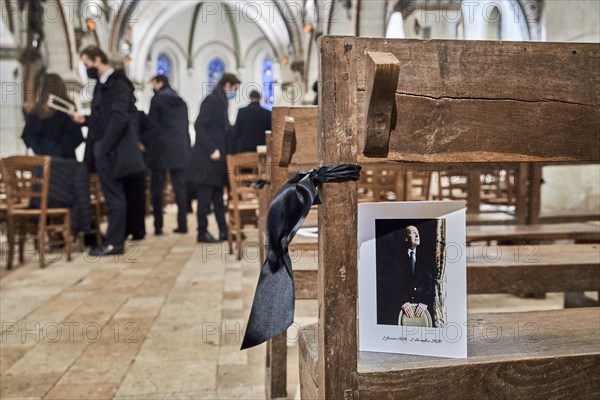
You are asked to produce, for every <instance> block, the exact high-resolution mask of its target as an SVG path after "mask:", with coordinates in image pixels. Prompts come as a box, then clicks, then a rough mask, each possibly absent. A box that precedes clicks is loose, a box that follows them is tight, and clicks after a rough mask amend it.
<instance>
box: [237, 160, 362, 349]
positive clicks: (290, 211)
mask: <svg viewBox="0 0 600 400" xmlns="http://www.w3.org/2000/svg"><path fill="white" fill-rule="evenodd" d="M360 169H361V167H360V166H359V165H350V164H342V165H337V166H334V167H321V168H319V169H318V170H316V171H315V170H311V171H310V172H299V173H297V174H295V175H294V176H292V177H291V178H290V179H289V180H288V181H287V182H286V183H285V184H284V185H283V186H282V187H281V189H280V190H279V191H278V192H277V194H276V195H275V197H274V198H273V201H272V202H271V206H270V207H269V214H268V216H267V232H266V233H267V235H266V236H267V238H266V242H267V250H266V260H265V263H264V264H263V266H262V269H261V272H260V277H259V278H258V285H257V286H256V292H255V294H254V302H253V303H252V310H251V311H250V318H249V319H248V325H247V326H246V333H245V335H244V341H243V343H242V350H243V349H247V348H249V347H252V346H256V345H258V344H261V343H263V342H266V341H267V340H269V339H271V338H273V337H275V336H277V335H279V334H280V333H281V332H283V331H285V330H286V329H287V328H289V327H290V325H292V323H293V322H294V301H295V296H294V278H293V274H292V262H291V260H290V256H289V253H288V246H289V244H290V243H291V242H292V239H294V236H296V232H298V229H300V227H301V226H302V224H303V222H304V219H305V218H306V216H307V215H308V212H309V211H310V208H311V206H312V205H313V204H319V199H318V197H317V186H319V185H321V184H322V183H325V182H345V181H357V180H358V179H359V177H360Z"/></svg>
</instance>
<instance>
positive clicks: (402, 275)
mask: <svg viewBox="0 0 600 400" xmlns="http://www.w3.org/2000/svg"><path fill="white" fill-rule="evenodd" d="M465 243H466V219H465V204H464V202H440V201H437V202H433V201H431V202H426V201H418V202H386V203H363V204H359V205H358V253H359V254H358V303H359V340H360V350H361V351H377V352H387V353H402V354H414V355H424V356H438V357H452V358H464V357H466V356H467V279H466V278H467V265H466V247H465Z"/></svg>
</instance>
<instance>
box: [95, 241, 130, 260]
mask: <svg viewBox="0 0 600 400" xmlns="http://www.w3.org/2000/svg"><path fill="white" fill-rule="evenodd" d="M123 253H125V251H124V249H123V246H113V245H112V244H109V245H103V246H99V247H94V248H93V249H92V250H90V256H93V257H103V256H112V255H113V254H115V255H116V254H123Z"/></svg>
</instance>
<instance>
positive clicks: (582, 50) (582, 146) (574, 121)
mask: <svg viewBox="0 0 600 400" xmlns="http://www.w3.org/2000/svg"><path fill="white" fill-rule="evenodd" d="M319 44H320V49H319V53H320V55H321V58H320V75H319V82H321V83H322V84H321V87H320V88H319V118H320V121H319V146H318V147H319V163H320V164H321V165H337V164H342V163H348V164H355V163H358V164H361V165H364V164H369V163H377V162H384V161H395V162H401V163H480V164H481V169H482V170H483V169H485V167H486V165H487V164H489V163H519V168H520V169H521V167H522V166H526V165H529V163H545V162H569V163H571V162H591V163H598V162H599V161H600V159H599V157H598V152H597V148H598V146H599V145H600V140H599V138H598V136H597V135H596V132H597V131H598V129H600V118H598V116H600V106H599V105H600V71H599V70H598V69H597V68H593V67H592V65H597V63H598V62H600V51H599V50H600V46H599V45H597V44H579V43H577V44H576V43H533V42H527V43H520V42H477V41H440V40H426V41H420V40H394V39H368V38H353V37H328V36H324V37H321V38H320V43H319ZM492 55H493V57H492ZM481 71H485V73H480V72H481ZM499 77H502V79H499ZM506 82H515V85H517V86H518V89H519V90H518V91H516V90H514V91H513V90H510V88H507V85H506ZM565 88H568V90H567V89H565ZM507 89H508V90H509V91H510V94H508V92H507ZM473 93H475V95H474V94H473ZM507 96H508V98H509V99H511V100H510V101H508V100H507ZM533 116H535V118H534V117H533ZM567 120H568V122H567ZM499 127H500V128H499ZM557 143H560V145H557ZM521 176H522V177H523V178H524V177H525V176H526V174H524V173H522V174H521ZM356 187H357V184H356V183H355V182H346V183H336V184H325V185H323V187H322V188H321V190H320V193H319V194H320V198H321V201H322V204H321V205H320V206H319V255H318V256H319V265H318V271H317V276H318V284H317V288H318V302H319V323H318V324H317V325H316V326H312V327H310V328H308V330H303V331H302V332H301V338H300V369H301V376H300V379H301V390H302V393H301V394H302V397H303V398H319V399H344V398H345V399H350V398H353V399H357V398H360V399H386V398H387V399H392V398H394V399H395V398H400V397H402V398H404V397H406V398H412V397H427V398H429V397H431V398H433V397H440V396H443V397H444V398H486V397H492V396H493V397H501V398H525V397H533V398H559V397H566V396H574V397H585V398H594V397H598V396H600V378H599V377H598V373H597V366H596V365H597V364H598V362H599V361H600V345H598V343H599V340H598V339H599V338H600V324H599V322H600V317H599V314H598V309H583V310H553V311H543V312H537V313H509V314H501V315H497V314H492V315H489V316H488V315H477V314H475V315H471V316H470V318H469V320H470V321H471V322H478V323H480V324H481V325H482V326H483V328H482V330H481V331H479V332H485V333H486V334H487V333H488V332H489V329H487V328H486V327H488V326H489V324H495V325H494V326H495V327H496V328H498V329H497V331H498V332H499V334H500V336H499V337H494V338H493V340H489V337H488V338H486V339H487V340H483V339H481V338H480V337H481V335H478V334H477V332H478V331H477V328H475V335H474V336H473V337H472V338H471V337H470V336H469V338H470V339H471V340H470V346H469V358H467V359H460V360H449V359H441V358H424V357H416V356H405V355H398V354H382V353H363V352H360V351H359V350H358V329H357V328H358V326H357V301H358V299H357V284H358V273H357V257H358V251H357V250H358V248H357V246H358V244H357V223H356V221H357V208H358V207H357V195H356ZM523 198H524V197H523V196H518V197H517V202H518V201H523ZM519 218H522V216H520V217H519ZM569 247H570V250H569V252H568V253H566V254H564V255H563V256H564V257H566V258H569V259H571V260H572V259H573V257H572V255H573V254H574V252H573V251H574V250H576V251H578V252H579V251H580V249H582V248H580V247H575V246H574V245H571V246H569ZM545 251H546V250H543V249H542V248H541V246H540V249H539V251H538V254H537V255H536V257H537V258H538V259H540V260H542V254H543V253H544V252H545ZM553 251H554V250H553ZM592 251H596V254H595V259H594V260H592V263H593V264H594V266H592V267H590V268H592V269H594V268H595V271H596V272H595V274H594V272H593V271H592V274H593V277H592V278H586V281H587V280H589V279H592V284H596V282H597V279H598V278H597V270H598V258H597V257H598V255H597V253H598V251H597V249H592ZM567 254H571V257H569V256H568V255H567ZM549 257H550V256H549ZM558 257H559V256H558V255H557V254H553V255H552V258H558ZM566 258H565V260H564V262H571V261H569V260H567V259H566ZM558 261H560V260H558ZM574 264H575V263H574ZM473 265H474V264H473ZM498 265H500V266H499V267H493V266H491V267H490V266H488V265H486V266H485V267H481V268H472V267H470V266H469V267H468V269H469V270H473V271H476V272H475V273H489V272H488V271H492V270H494V269H499V268H503V269H504V271H505V272H504V273H506V272H507V271H508V272H510V273H512V272H513V271H512V270H513V267H512V266H503V265H502V264H501V263H498ZM536 266H537V267H539V268H537V270H532V271H533V272H529V273H528V274H525V275H522V276H531V275H533V276H534V277H536V278H538V279H539V278H540V277H541V276H542V275H544V274H545V273H546V270H556V271H558V272H559V273H562V272H561V270H560V267H557V266H556V265H553V264H552V260H550V261H548V263H547V265H542V263H541V262H540V263H539V264H538V265H536ZM519 268H520V266H519ZM531 268H533V266H531V267H529V266H527V267H526V269H531ZM571 279H572V277H569V278H568V279H566V278H565V279H563V281H571ZM593 280H596V282H594V281H593ZM469 282H477V280H475V279H472V278H471V279H469ZM480 282H485V280H480ZM553 284H555V285H557V286H561V285H570V284H571V283H570V282H556V281H554V283H553ZM471 285H474V283H469V286H471ZM508 289H512V288H510V287H509V288H507V290H508ZM528 323H529V324H528ZM532 324H533V325H532ZM532 326H533V327H535V328H534V329H537V331H535V333H536V336H535V338H536V339H537V341H535V342H532V343H529V342H525V340H521V338H522V337H523V336H520V335H517V338H518V339H517V340H515V336H514V335H513V334H511V331H510V328H511V327H513V328H515V327H523V328H524V329H525V328H530V327H532ZM506 334H508V335H506ZM311 335H312V336H311ZM524 336H525V334H524ZM527 337H529V336H527Z"/></svg>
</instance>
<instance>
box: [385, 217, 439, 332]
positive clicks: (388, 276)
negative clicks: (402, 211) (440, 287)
mask: <svg viewBox="0 0 600 400" xmlns="http://www.w3.org/2000/svg"><path fill="white" fill-rule="evenodd" d="M375 226H376V228H375V229H376V269H377V323H378V324H379V325H399V324H400V323H401V315H402V314H404V316H406V317H408V318H409V319H412V318H421V317H423V318H424V319H428V320H430V321H431V325H429V326H433V327H435V326H436V323H435V322H436V319H435V318H434V312H435V306H436V293H437V292H436V278H437V276H438V264H439V262H438V260H439V258H438V257H436V250H437V246H438V240H437V238H438V234H437V232H438V220H377V221H376V224H375Z"/></svg>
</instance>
